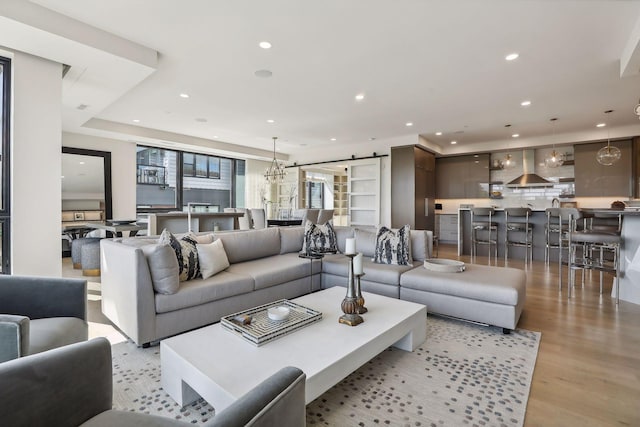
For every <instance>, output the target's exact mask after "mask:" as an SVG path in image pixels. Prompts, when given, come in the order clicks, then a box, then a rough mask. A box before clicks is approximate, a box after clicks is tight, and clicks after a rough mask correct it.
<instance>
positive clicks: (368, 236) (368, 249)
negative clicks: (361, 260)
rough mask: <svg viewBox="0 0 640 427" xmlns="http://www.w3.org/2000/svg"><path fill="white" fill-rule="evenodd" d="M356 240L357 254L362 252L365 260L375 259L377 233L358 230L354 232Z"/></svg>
mask: <svg viewBox="0 0 640 427" xmlns="http://www.w3.org/2000/svg"><path fill="white" fill-rule="evenodd" d="M353 235H354V237H355V238H356V252H361V253H362V255H363V256H364V257H365V258H373V256H374V255H375V253H376V232H375V230H366V229H362V228H356V229H355V230H354V232H353Z"/></svg>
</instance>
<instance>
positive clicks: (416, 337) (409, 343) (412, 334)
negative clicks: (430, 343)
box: [393, 308, 427, 351]
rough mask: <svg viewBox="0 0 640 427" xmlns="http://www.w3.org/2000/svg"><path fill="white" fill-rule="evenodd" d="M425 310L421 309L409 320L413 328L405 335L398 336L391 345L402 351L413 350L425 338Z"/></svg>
mask: <svg viewBox="0 0 640 427" xmlns="http://www.w3.org/2000/svg"><path fill="white" fill-rule="evenodd" d="M426 318H427V310H426V308H425V310H424V311H421V312H420V313H418V314H417V315H416V316H414V317H413V318H412V319H411V321H412V322H413V323H414V325H413V328H412V329H411V331H409V333H408V334H407V335H405V336H404V337H402V338H400V339H399V340H398V341H397V342H396V343H395V344H393V346H394V347H395V348H399V349H400V350H404V351H413V350H415V349H416V348H418V346H420V345H421V344H422V343H423V342H424V341H425V340H426V339H427V319H426Z"/></svg>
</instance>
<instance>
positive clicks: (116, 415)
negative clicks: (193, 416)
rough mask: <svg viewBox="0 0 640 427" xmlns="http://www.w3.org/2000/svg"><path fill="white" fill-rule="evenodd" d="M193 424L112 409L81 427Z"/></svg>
mask: <svg viewBox="0 0 640 427" xmlns="http://www.w3.org/2000/svg"><path fill="white" fill-rule="evenodd" d="M192 425H193V424H190V423H186V422H182V421H179V420H174V419H173V418H169V417H166V416H164V417H163V416H160V415H151V414H140V413H136V412H130V411H118V410H115V409H110V410H108V411H104V412H101V413H99V414H98V415H96V416H95V417H93V418H90V419H89V420H87V421H85V422H84V423H82V424H81V425H80V426H81V427H113V426H137V427H152V426H153V427H180V426H182V427H188V426H192Z"/></svg>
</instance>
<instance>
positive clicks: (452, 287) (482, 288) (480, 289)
mask: <svg viewBox="0 0 640 427" xmlns="http://www.w3.org/2000/svg"><path fill="white" fill-rule="evenodd" d="M465 267H466V270H465V271H463V272H460V273H441V272H437V271H431V270H427V269H426V268H424V267H418V268H414V269H413V270H411V271H408V272H406V273H404V274H403V275H402V276H400V299H403V300H405V301H412V302H417V303H420V304H424V305H426V306H427V310H428V311H429V313H437V314H443V315H446V316H452V317H457V318H460V319H465V320H470V321H473V322H479V323H484V324H487V325H493V326H500V327H502V328H503V332H504V333H509V332H510V331H511V330H512V329H515V328H516V325H517V324H518V320H519V319H520V314H521V313H522V308H523V307H524V302H525V298H526V275H525V272H524V271H523V270H518V269H515V268H508V267H492V266H486V265H475V264H467V265H466V266H465Z"/></svg>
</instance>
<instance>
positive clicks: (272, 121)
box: [267, 119, 276, 123]
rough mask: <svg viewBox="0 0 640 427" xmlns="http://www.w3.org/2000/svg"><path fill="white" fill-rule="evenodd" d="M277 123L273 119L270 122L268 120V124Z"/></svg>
mask: <svg viewBox="0 0 640 427" xmlns="http://www.w3.org/2000/svg"><path fill="white" fill-rule="evenodd" d="M275 122H276V121H275V120H273V119H269V120H267V123H275Z"/></svg>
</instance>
